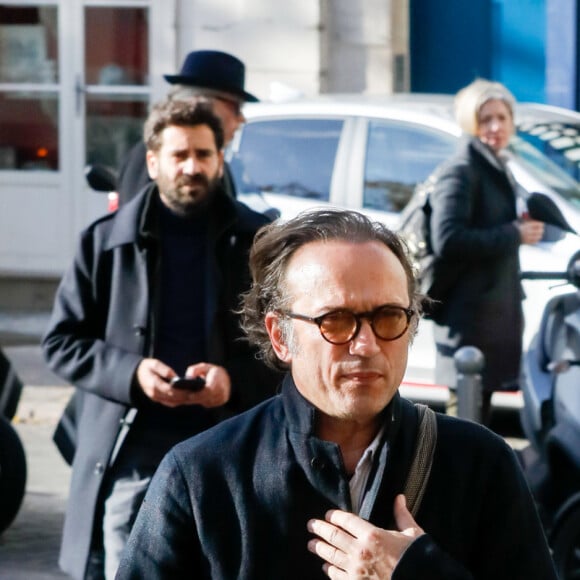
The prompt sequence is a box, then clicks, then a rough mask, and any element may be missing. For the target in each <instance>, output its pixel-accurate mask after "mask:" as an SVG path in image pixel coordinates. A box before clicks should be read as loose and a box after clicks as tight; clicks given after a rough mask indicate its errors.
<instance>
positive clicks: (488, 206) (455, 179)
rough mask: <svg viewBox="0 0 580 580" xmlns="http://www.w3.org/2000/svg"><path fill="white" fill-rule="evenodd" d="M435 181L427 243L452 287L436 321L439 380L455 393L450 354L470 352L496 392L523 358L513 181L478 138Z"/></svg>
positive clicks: (515, 376) (513, 378)
mask: <svg viewBox="0 0 580 580" xmlns="http://www.w3.org/2000/svg"><path fill="white" fill-rule="evenodd" d="M438 174H439V177H438V179H437V182H436V184H435V189H434V192H433V195H432V198H431V202H432V208H433V213H432V216H431V243H432V246H433V251H434V253H435V254H436V255H437V256H438V257H439V258H440V259H441V260H442V262H443V263H445V264H446V265H447V267H448V271H451V272H453V274H452V276H453V281H452V284H451V290H450V291H449V293H448V296H447V299H446V300H445V302H444V303H443V304H442V305H441V307H440V308H439V312H438V315H437V318H436V325H435V331H434V332H435V341H436V343H437V373H436V374H437V376H436V379H437V381H438V382H440V383H441V384H445V385H448V386H451V387H453V386H455V381H456V379H455V369H454V363H453V353H454V352H455V351H456V350H457V349H458V348H459V347H461V346H465V345H472V346H476V347H478V348H479V349H480V350H481V351H482V352H483V354H484V356H485V368H484V371H483V374H482V379H483V386H484V389H485V390H490V391H492V390H497V389H499V388H501V387H502V386H506V385H507V384H510V383H513V382H514V381H517V379H518V376H519V371H520V359H521V350H522V333H523V314H522V304H521V301H522V298H523V290H522V286H521V282H520V265H519V247H520V235H519V231H518V229H517V227H516V225H515V222H516V220H517V213H516V191H515V188H514V185H513V179H511V178H510V177H511V176H510V175H509V174H508V173H507V172H506V170H505V168H504V166H503V164H502V162H501V161H500V160H499V158H498V157H497V156H496V155H495V154H494V153H493V152H492V150H491V149H489V148H488V147H487V146H486V145H484V144H483V143H482V142H481V141H480V140H479V139H477V138H473V139H470V140H469V141H466V142H465V143H464V145H463V147H462V148H461V149H460V151H459V152H458V154H457V155H456V156H455V157H453V158H452V159H451V160H449V161H448V162H446V163H445V164H444V165H443V166H442V167H441V168H439V171H438ZM449 266H451V267H450V268H449Z"/></svg>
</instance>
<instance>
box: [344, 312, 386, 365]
mask: <svg viewBox="0 0 580 580" xmlns="http://www.w3.org/2000/svg"><path fill="white" fill-rule="evenodd" d="M349 350H350V353H351V354H356V355H358V356H373V355H375V354H376V353H377V352H378V351H379V350H380V347H379V343H378V339H377V337H376V336H375V333H374V331H373V329H372V327H371V323H370V322H369V321H368V320H366V319H365V318H363V319H362V320H361V325H360V329H359V331H358V333H357V335H356V336H355V337H354V338H353V339H352V340H351V341H350V349H349Z"/></svg>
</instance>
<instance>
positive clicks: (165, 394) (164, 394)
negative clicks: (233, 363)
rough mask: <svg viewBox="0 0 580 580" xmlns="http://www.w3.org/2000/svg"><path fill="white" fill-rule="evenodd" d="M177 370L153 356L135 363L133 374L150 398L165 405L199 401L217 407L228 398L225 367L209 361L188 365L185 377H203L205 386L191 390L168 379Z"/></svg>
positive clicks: (228, 385) (196, 402)
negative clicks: (136, 364)
mask: <svg viewBox="0 0 580 580" xmlns="http://www.w3.org/2000/svg"><path fill="white" fill-rule="evenodd" d="M176 376H177V374H176V373H175V371H174V370H173V369H172V368H171V367H169V366H167V365H166V364H165V363H163V362H161V361H160V360H157V359H154V358H146V359H143V360H142V361H141V362H140V363H139V366H138V367H137V372H136V378H137V383H138V385H139V387H141V390H142V391H143V392H144V393H145V395H146V396H147V397H149V398H150V399H151V400H152V401H155V402H156V403H160V404H161V405H165V406H166V407H180V406H181V405H201V406H202V407H208V408H210V407H219V406H221V405H224V404H225V403H227V402H228V401H229V398H230V394H231V382H230V376H229V374H228V371H226V369H225V368H223V367H220V366H217V365H212V364H210V363H197V364H195V365H192V366H190V367H188V368H187V370H186V372H185V376H186V377H191V378H194V377H203V378H204V379H205V387H204V388H203V389H201V391H197V392H195V393H194V392H191V391H187V390H184V389H174V388H173V387H172V386H171V384H170V381H171V379H173V378H174V377H176Z"/></svg>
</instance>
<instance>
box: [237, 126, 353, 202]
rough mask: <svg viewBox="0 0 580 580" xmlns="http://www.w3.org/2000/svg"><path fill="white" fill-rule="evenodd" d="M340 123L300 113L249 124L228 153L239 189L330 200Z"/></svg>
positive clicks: (241, 191)
mask: <svg viewBox="0 0 580 580" xmlns="http://www.w3.org/2000/svg"><path fill="white" fill-rule="evenodd" d="M342 125H343V121H342V120H340V119H301V118H292V119H278V120H268V121H254V122H249V123H247V124H246V126H245V127H244V129H243V131H242V134H241V137H240V140H239V143H237V144H236V145H234V147H233V148H232V150H231V151H230V152H229V155H228V161H229V164H230V168H231V171H232V174H233V177H234V181H235V183H236V188H237V191H238V192H239V193H242V194H243V193H256V192H268V193H278V194H282V195H291V196H295V197H302V198H308V199H314V200H320V201H328V200H329V197H330V182H331V179H332V172H333V170H334V161H335V158H336V151H337V148H338V141H339V139H340V134H341V131H342Z"/></svg>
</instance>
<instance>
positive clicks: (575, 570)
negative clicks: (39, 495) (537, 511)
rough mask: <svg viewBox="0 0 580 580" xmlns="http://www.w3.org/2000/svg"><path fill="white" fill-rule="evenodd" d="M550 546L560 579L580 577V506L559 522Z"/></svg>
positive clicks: (553, 531)
mask: <svg viewBox="0 0 580 580" xmlns="http://www.w3.org/2000/svg"><path fill="white" fill-rule="evenodd" d="M550 545H551V548H552V556H553V559H554V565H555V566H556V572H557V573H558V578H560V579H561V580H571V579H572V578H579V577H580V504H577V505H576V506H575V508H574V509H573V510H570V511H569V512H568V513H567V514H566V515H565V517H564V518H563V519H562V520H561V521H559V522H557V524H556V526H555V527H554V529H553V530H552V534H551V541H550Z"/></svg>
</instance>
